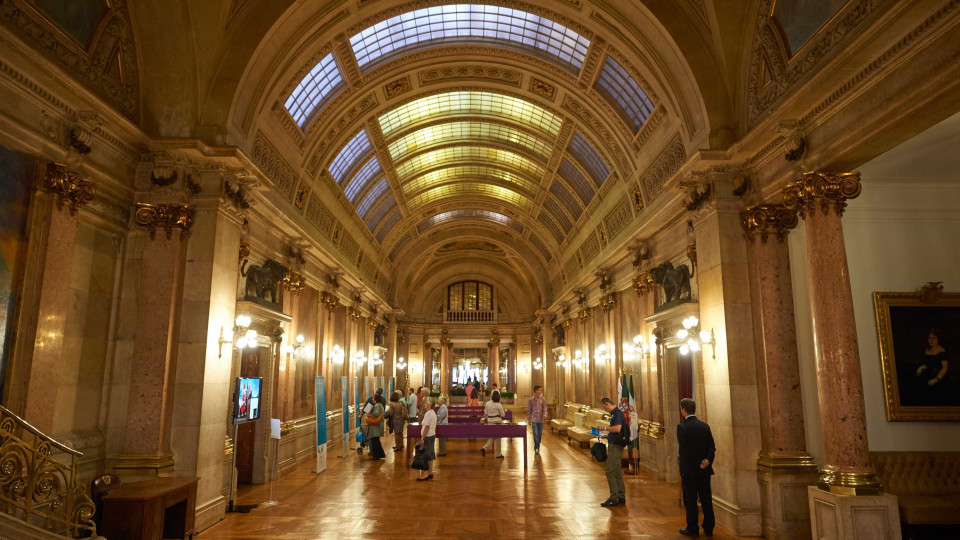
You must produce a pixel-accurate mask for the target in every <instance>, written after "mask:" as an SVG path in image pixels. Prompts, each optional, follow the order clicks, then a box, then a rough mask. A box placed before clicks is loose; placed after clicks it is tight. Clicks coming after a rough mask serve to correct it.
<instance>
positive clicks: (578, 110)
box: [563, 96, 633, 175]
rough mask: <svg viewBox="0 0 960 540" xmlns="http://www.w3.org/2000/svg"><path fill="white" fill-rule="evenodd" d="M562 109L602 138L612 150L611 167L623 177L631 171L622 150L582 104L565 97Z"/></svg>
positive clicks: (630, 166) (628, 161)
mask: <svg viewBox="0 0 960 540" xmlns="http://www.w3.org/2000/svg"><path fill="white" fill-rule="evenodd" d="M563 108H564V109H566V110H568V111H570V112H571V113H573V115H574V116H576V117H577V119H579V120H580V121H581V122H583V123H584V124H585V125H586V126H588V127H589V128H590V129H592V130H594V131H595V132H596V133H597V135H599V136H600V137H602V138H603V140H604V144H605V145H606V146H608V147H610V148H611V149H612V152H613V155H614V158H615V159H614V160H613V162H612V164H613V165H616V166H617V167H619V168H620V172H621V173H623V174H624V175H626V174H628V173H629V172H630V171H632V170H633V166H632V165H631V163H630V160H629V159H628V158H627V156H626V154H624V152H623V149H622V148H621V147H620V145H619V144H617V143H616V142H614V140H615V137H614V136H613V134H612V133H610V131H609V130H608V129H607V128H606V127H604V125H603V123H602V122H601V121H600V120H598V119H597V118H596V117H595V116H594V115H593V113H592V112H590V108H588V107H585V106H584V105H583V104H582V103H580V102H579V101H578V100H576V99H575V98H573V97H571V96H567V97H566V98H565V99H564V100H563Z"/></svg>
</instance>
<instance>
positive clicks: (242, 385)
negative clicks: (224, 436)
mask: <svg viewBox="0 0 960 540" xmlns="http://www.w3.org/2000/svg"><path fill="white" fill-rule="evenodd" d="M261 382H263V379H261V378H260V377H237V382H236V384H235V386H234V388H233V443H234V451H233V460H232V461H233V465H232V467H231V468H230V470H231V473H232V475H233V478H232V479H231V481H230V504H229V505H228V506H227V512H240V513H244V514H245V513H247V512H249V511H250V510H253V509H254V508H256V507H257V505H256V504H238V505H235V504H233V497H234V494H235V493H236V491H237V451H236V444H237V426H238V425H240V424H243V423H246V422H256V421H257V420H259V419H260V383H261Z"/></svg>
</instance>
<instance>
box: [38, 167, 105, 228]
mask: <svg viewBox="0 0 960 540" xmlns="http://www.w3.org/2000/svg"><path fill="white" fill-rule="evenodd" d="M43 189H44V190H46V191H49V192H50V193H53V194H54V195H56V197H57V209H58V210H62V209H63V203H64V202H67V203H69V204H70V215H71V216H74V215H76V214H77V207H78V206H82V205H84V204H87V203H89V202H91V201H93V197H94V195H96V193H97V188H96V186H95V185H94V183H93V182H90V181H89V180H84V179H83V178H82V177H81V176H80V175H79V174H77V173H75V172H73V171H68V170H67V166H66V165H64V164H63V163H48V164H47V174H46V175H45V176H44V177H43Z"/></svg>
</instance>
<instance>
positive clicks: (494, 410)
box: [480, 390, 507, 458]
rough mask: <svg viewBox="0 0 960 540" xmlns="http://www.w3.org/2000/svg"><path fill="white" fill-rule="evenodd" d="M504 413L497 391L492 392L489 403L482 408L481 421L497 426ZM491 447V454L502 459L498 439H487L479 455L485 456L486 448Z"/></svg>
mask: <svg viewBox="0 0 960 540" xmlns="http://www.w3.org/2000/svg"><path fill="white" fill-rule="evenodd" d="M506 414H507V413H506V412H505V411H504V410H503V405H501V404H500V392H499V391H497V390H494V391H493V394H491V395H490V401H488V402H487V403H486V405H484V406H483V420H484V422H486V423H488V424H499V423H501V422H502V421H503V417H504V416H506ZM490 446H493V453H494V454H496V456H497V457H498V458H502V457H503V454H501V453H500V438H499V437H498V438H496V439H487V444H485V445H483V448H481V449H480V454H481V455H484V456H485V455H487V448H488V447H490Z"/></svg>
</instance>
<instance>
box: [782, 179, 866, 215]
mask: <svg viewBox="0 0 960 540" xmlns="http://www.w3.org/2000/svg"><path fill="white" fill-rule="evenodd" d="M862 189H863V188H862V186H861V185H860V173H859V172H852V173H825V172H808V173H804V174H803V177H801V178H800V180H797V181H796V182H794V183H792V184H789V185H788V186H787V187H785V188H783V204H784V206H786V207H787V208H791V209H795V210H796V211H797V212H798V213H799V214H800V217H805V215H806V212H807V211H811V212H812V211H814V210H815V209H816V208H817V207H819V208H820V210H821V211H823V212H824V213H827V212H828V211H829V210H830V208H831V207H832V208H833V209H834V211H835V212H836V213H837V215H838V216H840V215H843V210H844V209H845V208H846V207H847V200H848V199H855V198H857V197H858V196H859V195H860V191H861V190H862Z"/></svg>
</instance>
